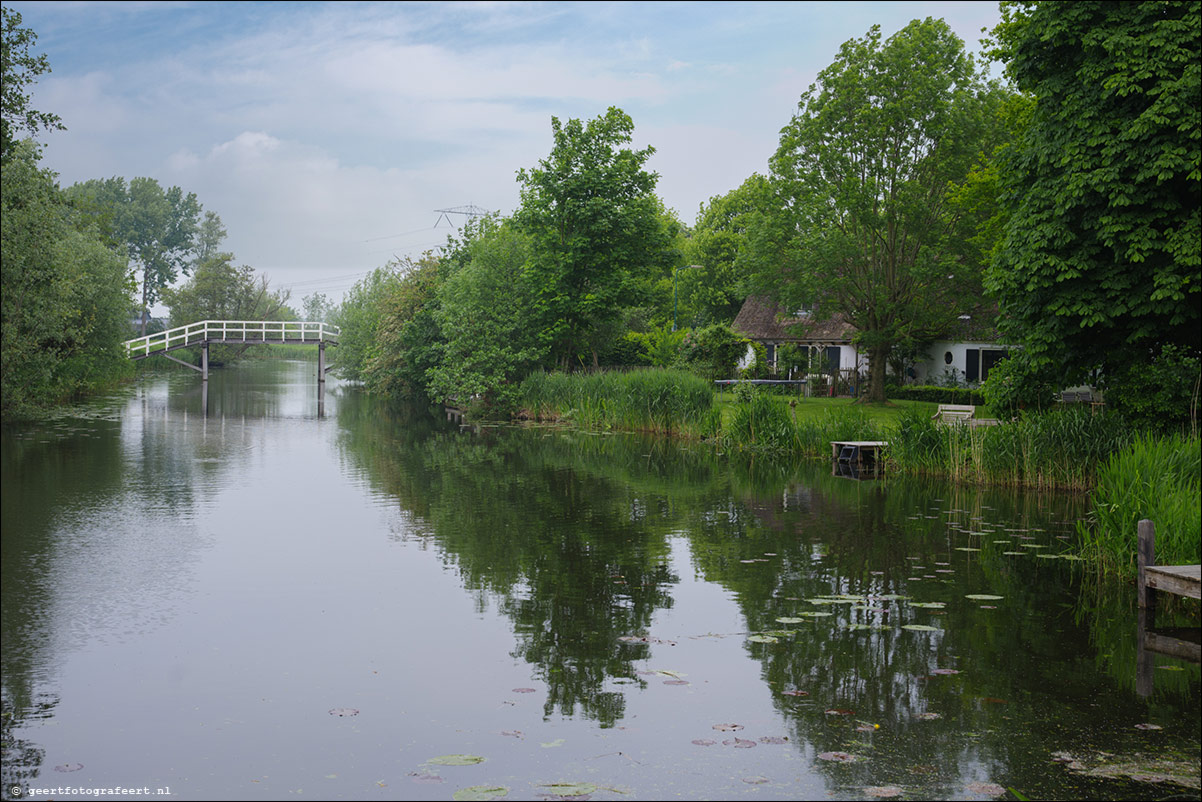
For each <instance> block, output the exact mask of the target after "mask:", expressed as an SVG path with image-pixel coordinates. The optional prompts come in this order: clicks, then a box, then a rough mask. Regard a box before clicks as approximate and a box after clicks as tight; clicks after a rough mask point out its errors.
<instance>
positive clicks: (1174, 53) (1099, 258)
mask: <svg viewBox="0 0 1202 802" xmlns="http://www.w3.org/2000/svg"><path fill="white" fill-rule="evenodd" d="M1200 30H1202V3H1199V2H1197V1H1196V0H1195V1H1193V2H1163V1H1162V0H1158V1H1157V2H1130V3H1110V2H1074V3H1050V2H1040V3H1003V4H1002V22H1001V23H1000V24H999V25H998V26H997V27H996V28H995V29H994V31H993V44H994V55H995V56H996V57H998V58H1000V59H1001V60H1002V61H1003V62H1004V63H1005V65H1006V72H1007V75H1008V76H1009V78H1010V80H1011V81H1013V83H1014V84H1015V85H1016V86H1017V88H1019V89H1020V90H1022V91H1024V92H1027V93H1029V94H1030V95H1031V96H1032V97H1033V98H1034V108H1033V111H1032V115H1031V121H1030V125H1029V127H1028V128H1027V129H1026V131H1025V134H1024V135H1023V136H1022V138H1021V139H1020V140H1019V141H1018V142H1017V143H1016V145H1015V147H1014V148H1013V149H1011V150H1010V152H1009V153H1008V154H1007V156H1006V158H1005V159H1004V162H1003V165H1002V166H1003V169H1002V170H1001V172H1000V180H1001V183H1002V189H1003V199H1004V200H1005V201H1006V204H1007V206H1008V211H1009V220H1010V223H1009V225H1008V226H1007V228H1006V230H1005V235H1004V238H1003V241H1002V243H1001V245H1000V247H999V248H998V252H997V256H996V259H995V262H994V264H993V265H992V267H991V269H990V272H989V285H990V287H991V289H992V291H993V292H994V293H996V295H997V297H998V300H999V304H1000V307H1001V312H1002V315H1001V323H1002V325H1003V326H1004V330H1005V331H1007V332H1008V333H1009V334H1010V336H1011V337H1013V338H1014V339H1016V340H1017V341H1020V342H1022V343H1024V345H1025V348H1024V353H1023V354H1022V361H1023V363H1024V364H1023V368H1024V370H1023V373H1022V375H1024V376H1025V377H1027V379H1028V380H1029V381H1031V382H1032V383H1039V382H1041V381H1042V382H1048V381H1050V382H1053V383H1054V384H1056V385H1059V386H1061V387H1063V386H1069V385H1072V384H1075V383H1077V382H1078V381H1081V380H1083V379H1084V378H1085V377H1086V375H1087V372H1088V371H1090V370H1092V369H1094V368H1097V367H1101V368H1103V369H1104V370H1105V371H1106V372H1109V373H1111V374H1112V375H1113V374H1116V373H1120V372H1122V370H1123V368H1124V366H1125V365H1127V364H1130V363H1133V362H1134V363H1143V362H1146V361H1147V360H1148V359H1149V358H1150V356H1151V355H1152V354H1154V353H1157V352H1159V351H1160V350H1161V348H1163V347H1164V346H1166V345H1176V346H1182V347H1185V348H1188V349H1190V350H1192V351H1193V352H1194V353H1197V350H1198V347H1199V341H1200V336H1202V335H1200V327H1199V323H1200V321H1199V303H1200V299H1202V294H1200V292H1199V266H1200V263H1202V257H1200V251H1199V246H1198V243H1199V241H1200V239H1202V226H1200V225H1199V214H1200V211H1199V210H1200V206H1199V196H1200V177H1202V170H1200V158H1202V155H1200V154H1202V150H1200V147H1202V112H1200V111H1199V109H1200V108H1202V97H1200V94H1202V65H1200V63H1199V52H1200V50H1202V36H1200Z"/></svg>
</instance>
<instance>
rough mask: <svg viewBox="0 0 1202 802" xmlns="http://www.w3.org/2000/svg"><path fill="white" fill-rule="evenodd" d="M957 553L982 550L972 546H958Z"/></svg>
mask: <svg viewBox="0 0 1202 802" xmlns="http://www.w3.org/2000/svg"><path fill="white" fill-rule="evenodd" d="M956 551H980V549H974V548H972V547H971V546H956Z"/></svg>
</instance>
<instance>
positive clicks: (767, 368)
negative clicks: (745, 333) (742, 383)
mask: <svg viewBox="0 0 1202 802" xmlns="http://www.w3.org/2000/svg"><path fill="white" fill-rule="evenodd" d="M748 346H749V347H750V348H751V353H752V359H751V364H750V365H748V366H747V367H746V368H744V369H743V374H742V375H741V376H740V377H739V378H742V379H766V378H768V377H769V376H771V375H772V364H771V363H770V362H769V361H768V349H767V348H765V347H764V345H763V344H762V343H757V342H748ZM778 353H779V352H778Z"/></svg>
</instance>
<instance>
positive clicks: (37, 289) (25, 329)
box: [0, 140, 132, 418]
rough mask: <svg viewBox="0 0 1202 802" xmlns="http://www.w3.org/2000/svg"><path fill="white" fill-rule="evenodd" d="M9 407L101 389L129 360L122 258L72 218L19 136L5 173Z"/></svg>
mask: <svg viewBox="0 0 1202 802" xmlns="http://www.w3.org/2000/svg"><path fill="white" fill-rule="evenodd" d="M0 194H2V196H3V197H2V201H0V205H2V206H3V209H2V211H0V229H2V230H0V266H2V270H0V273H2V275H0V287H2V290H3V291H2V293H0V295H2V298H3V321H4V327H3V336H2V337H0V346H2V351H3V355H2V357H0V397H2V398H3V407H2V411H3V416H4V417H5V418H9V417H13V416H17V417H19V416H23V415H25V414H29V413H32V412H35V411H36V410H37V409H38V408H40V407H44V406H46V405H49V404H51V403H54V402H57V401H59V400H62V399H64V398H67V397H70V396H72V395H74V394H77V393H80V392H84V391H87V390H90V389H94V388H96V387H98V386H101V385H103V384H105V383H106V382H108V381H110V380H112V379H115V378H117V377H119V376H120V375H122V373H123V371H124V370H126V369H127V368H128V365H129V363H128V360H126V359H125V353H124V350H123V349H122V348H121V341H122V339H124V337H125V336H127V332H128V325H129V318H128V315H129V305H130V295H131V291H132V285H131V283H130V282H129V281H128V276H127V272H126V265H125V260H124V259H122V258H121V257H120V256H119V255H118V254H117V253H115V252H113V251H112V250H111V249H109V248H108V247H106V243H105V242H104V241H103V240H102V239H101V238H100V237H99V236H98V235H97V234H96V232H95V231H94V230H92V229H90V228H88V227H85V226H82V225H80V224H79V221H78V220H76V219H74V218H73V216H72V212H71V209H70V207H69V206H67V204H66V203H65V202H64V201H63V198H62V196H61V193H60V191H59V189H58V186H57V185H56V184H55V176H54V174H53V173H52V172H50V171H49V170H44V169H41V168H39V167H38V153H37V149H36V148H35V147H34V146H33V145H32V143H31V142H29V141H28V140H26V141H24V142H18V143H16V144H15V145H14V146H13V149H12V151H11V152H10V153H9V154H8V158H7V159H6V160H5V161H4V164H3V178H0Z"/></svg>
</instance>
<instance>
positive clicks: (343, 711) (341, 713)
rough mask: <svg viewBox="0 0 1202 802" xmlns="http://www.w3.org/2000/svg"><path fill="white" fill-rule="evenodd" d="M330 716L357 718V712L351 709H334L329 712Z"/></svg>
mask: <svg viewBox="0 0 1202 802" xmlns="http://www.w3.org/2000/svg"><path fill="white" fill-rule="evenodd" d="M330 715H331V716H357V715H359V711H358V710H356V709H355V708H353V707H335V708H334V709H332V710H331V711H330Z"/></svg>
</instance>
